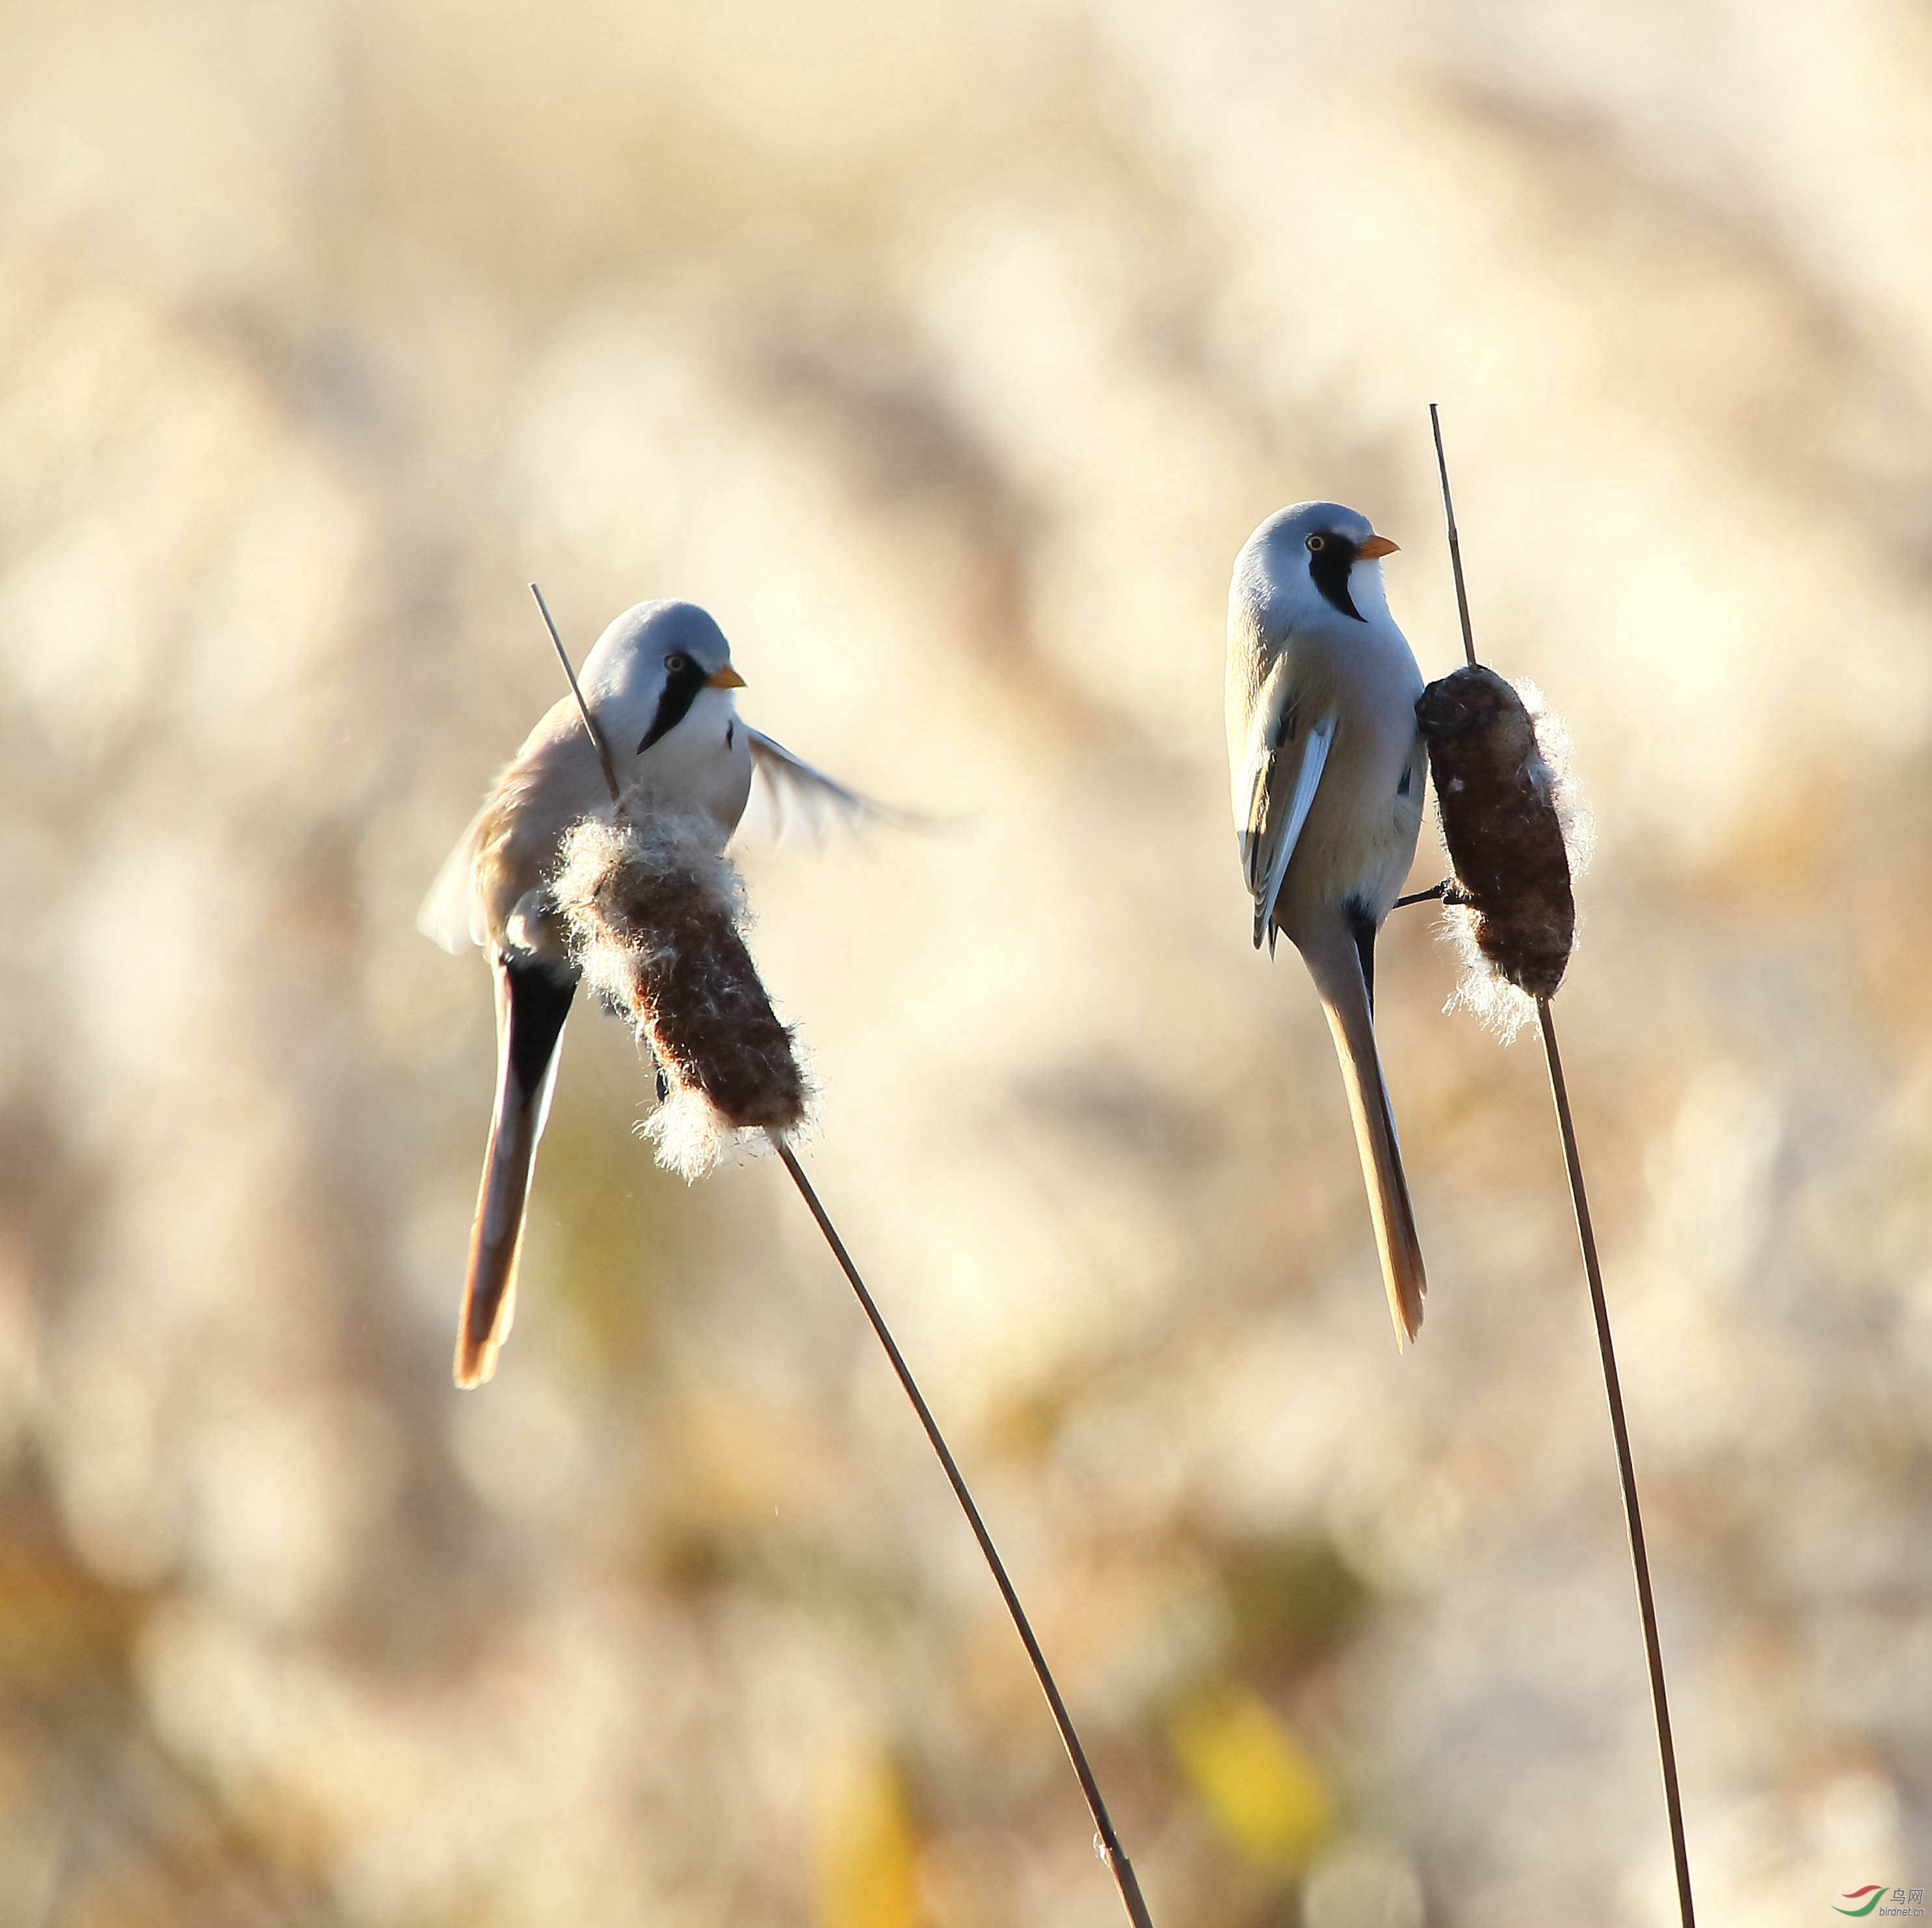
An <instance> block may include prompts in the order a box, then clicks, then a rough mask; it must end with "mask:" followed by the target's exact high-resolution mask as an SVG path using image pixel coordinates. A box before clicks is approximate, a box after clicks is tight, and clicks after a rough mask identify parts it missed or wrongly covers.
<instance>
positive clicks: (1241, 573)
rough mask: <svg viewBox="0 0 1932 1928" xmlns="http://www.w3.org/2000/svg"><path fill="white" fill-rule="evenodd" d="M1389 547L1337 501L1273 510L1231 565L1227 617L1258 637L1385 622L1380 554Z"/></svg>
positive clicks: (1370, 525)
mask: <svg viewBox="0 0 1932 1928" xmlns="http://www.w3.org/2000/svg"><path fill="white" fill-rule="evenodd" d="M1395 548H1396V544H1394V543H1393V542H1391V541H1390V540H1389V539H1388V537H1387V536H1386V535H1377V534H1376V532H1375V527H1374V525H1373V523H1370V520H1369V519H1368V517H1367V516H1365V515H1364V514H1361V512H1360V511H1358V510H1355V509H1352V508H1343V506H1342V505H1341V504H1340V502H1297V503H1295V505H1293V506H1292V508H1284V509H1279V510H1277V511H1276V512H1275V514H1273V515H1271V516H1270V517H1268V520H1267V521H1265V523H1262V526H1260V527H1259V529H1256V531H1255V532H1254V533H1253V535H1251V536H1250V537H1249V538H1248V539H1247V541H1246V542H1245V543H1244V544H1242V546H1241V554H1240V555H1239V556H1237V557H1236V558H1235V580H1234V584H1233V590H1232V613H1234V614H1235V616H1237V617H1238V618H1241V619H1245V620H1246V621H1247V622H1251V623H1252V624H1253V625H1254V627H1255V629H1256V631H1257V632H1258V633H1259V634H1261V635H1262V636H1265V637H1278V636H1280V635H1281V634H1283V632H1284V631H1287V630H1289V629H1295V628H1307V627H1312V626H1313V625H1317V624H1331V625H1332V624H1335V623H1341V624H1343V625H1346V624H1348V623H1349V622H1368V623H1374V622H1388V621H1389V619H1390V618H1389V613H1388V599H1387V598H1386V597H1385V595H1383V593H1382V557H1383V556H1387V555H1391V554H1392V553H1394V550H1395Z"/></svg>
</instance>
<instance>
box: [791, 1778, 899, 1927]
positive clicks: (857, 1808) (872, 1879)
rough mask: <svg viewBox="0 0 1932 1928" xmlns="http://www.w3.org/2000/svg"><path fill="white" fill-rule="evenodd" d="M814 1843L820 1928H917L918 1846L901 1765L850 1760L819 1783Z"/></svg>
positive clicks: (815, 1916)
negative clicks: (915, 1926) (899, 1768)
mask: <svg viewBox="0 0 1932 1928" xmlns="http://www.w3.org/2000/svg"><path fill="white" fill-rule="evenodd" d="M817 1809H818V1812H817V1827H816V1828H815V1830H814V1836H815V1838H814V1842H813V1844H812V1845H813V1850H814V1852H813V1860H814V1864H815V1865H814V1876H815V1887H816V1892H817V1910H816V1912H815V1913H814V1917H813V1918H814V1921H817V1922H818V1923H819V1924H820V1928H914V1924H916V1922H917V1921H918V1920H919V1901H918V1882H917V1876H916V1867H915V1864H916V1860H917V1857H918V1842H917V1840H916V1838H915V1837H914V1834H913V1823H912V1810H911V1806H910V1803H909V1802H908V1801H907V1798H906V1791H905V1783H904V1778H903V1777H902V1776H901V1774H900V1773H899V1771H898V1767H897V1766H896V1765H895V1764H894V1763H893V1762H892V1760H891V1759H889V1757H887V1756H885V1755H883V1754H879V1753H872V1754H862V1755H859V1756H847V1758H845V1759H843V1760H841V1761H840V1762H837V1763H836V1764H835V1765H833V1766H832V1767H831V1768H829V1770H828V1771H826V1773H825V1774H823V1776H822V1777H821V1780H820V1786H819V1790H818V1803H817Z"/></svg>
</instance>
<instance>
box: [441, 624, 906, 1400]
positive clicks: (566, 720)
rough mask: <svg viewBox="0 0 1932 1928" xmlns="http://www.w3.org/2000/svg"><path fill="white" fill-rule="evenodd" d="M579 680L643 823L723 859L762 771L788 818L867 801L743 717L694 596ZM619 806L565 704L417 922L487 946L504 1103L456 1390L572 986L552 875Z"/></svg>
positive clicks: (514, 1225) (480, 1217) (487, 1316)
mask: <svg viewBox="0 0 1932 1928" xmlns="http://www.w3.org/2000/svg"><path fill="white" fill-rule="evenodd" d="M578 680H579V683H580V687H581V688H582V689H583V697H584V700H585V702H586V703H587V704H588V705H589V709H590V712H591V714H592V716H594V717H595V718H596V721H597V724H598V730H599V731H600V732H601V734H602V736H603V737H604V741H605V742H606V743H607V745H608V746H609V748H610V757H611V761H612V764H613V769H614V772H615V775H616V781H617V784H618V786H619V789H620V790H622V792H623V793H624V796H625V808H626V811H627V812H628V814H630V815H631V816H632V817H637V815H638V814H639V812H640V811H643V812H646V813H650V812H658V813H662V814H667V815H675V816H677V817H682V818H685V819H687V820H688V819H692V818H695V819H697V820H698V821H699V822H700V823H702V822H703V821H704V820H706V819H708V820H709V823H711V825H712V826H715V829H716V832H717V847H718V849H719V850H722V849H723V848H724V845H725V844H726V842H727V840H728V839H729V838H730V835H731V833H732V832H733V831H734V830H735V829H736V828H737V826H738V821H739V818H740V817H742V815H743V814H744V811H745V803H746V802H747V800H748V798H749V797H750V796H751V788H752V784H753V780H754V778H757V779H758V780H760V781H761V782H762V783H763V784H764V785H765V787H766V789H767V790H769V793H770V801H771V802H772V805H773V806H774V808H775V811H778V813H780V814H782V812H783V810H784V805H785V804H786V802H787V801H796V802H803V803H805V805H808V806H809V807H811V808H822V807H825V806H829V807H830V808H833V809H835V810H838V811H842V812H844V813H846V814H850V815H854V816H856V815H861V814H865V811H866V809H867V807H868V806H867V805H866V804H865V800H864V799H862V798H861V797H860V796H859V795H858V794H857V793H856V792H854V791H852V790H847V789H846V788H845V787H844V785H842V784H836V783H834V782H833V781H832V780H831V778H829V777H826V776H823V775H820V773H819V772H817V770H814V769H812V767H811V766H810V765H809V764H808V763H803V762H802V761H801V760H799V758H797V757H794V756H793V754H791V752H790V751H788V750H787V749H784V748H782V747H781V745H778V744H777V743H775V742H772V739H771V738H770V737H769V736H763V735H761V734H760V733H759V732H758V731H757V730H752V729H749V728H748V727H746V726H745V724H744V723H743V722H742V721H740V720H739V717H738V715H737V712H736V697H735V696H734V695H733V691H736V690H739V689H742V688H743V687H744V682H745V679H744V678H743V677H742V676H740V675H739V673H738V672H737V671H736V670H735V669H733V667H732V666H731V646H730V644H729V643H727V642H726V641H725V640H724V631H721V629H720V628H718V625H717V624H716V623H715V622H713V621H712V619H711V618H710V617H709V616H708V615H707V614H706V613H705V612H704V611H703V610H701V609H700V608H699V607H697V605H696V604H694V603H688V602H641V603H639V604H637V606H636V607H634V608H631V609H627V610H625V612H624V613H623V614H622V616H619V617H618V618H617V619H616V621H615V622H613V623H612V624H611V625H610V627H609V628H607V629H606V630H605V631H604V634H602V635H601V637H598V640H597V643H596V646H595V648H593V649H592V651H591V652H590V653H589V655H588V656H586V658H584V661H583V673H582V674H581V676H580V678H579V679H578ZM609 802H610V790H609V787H608V786H607V784H606V782H605V780H604V773H603V769H602V767H601V764H600V763H599V761H598V752H597V748H596V745H595V744H594V743H593V742H592V740H591V739H590V737H589V734H588V733H586V730H585V729H584V727H583V718H582V716H581V715H580V713H579V712H578V710H577V703H576V700H575V699H574V697H568V696H565V697H562V699H561V700H559V701H558V702H557V703H555V704H554V705H553V706H552V707H551V708H550V711H549V712H548V713H547V715H545V716H544V718H543V720H542V721H541V722H540V723H539V724H538V725H537V727H535V729H534V730H532V731H531V732H530V733H529V736H528V738H527V739H526V740H525V742H524V744H523V748H521V749H520V750H519V751H517V754H516V756H515V757H514V759H513V760H512V761H511V763H510V765H509V766H508V768H507V769H505V771H504V772H503V773H502V775H501V776H499V778H497V779H496V783H495V784H494V785H493V787H491V789H490V793H489V795H488V796H487V798H485V799H484V804H483V808H481V810H480V811H478V812H477V814H476V817H475V820H474V821H473V822H472V823H471V824H470V826H469V829H467V830H466V831H465V832H463V836H462V838H460V840H459V841H458V844H457V846H456V848H455V850H452V852H451V853H450V855H449V861H448V862H446V863H445V864H444V865H443V869H442V871H441V872H440V874H439V875H438V876H437V880H436V882H435V883H434V884H433V885H432V886H431V889H430V892H429V895H428V897H427V898H425V900H424V901H423V907H422V912H421V913H420V915H419V916H418V918H417V919H416V922H417V928H419V929H420V930H421V931H422V932H423V934H425V936H426V937H433V938H434V939H435V940H436V941H437V943H440V944H441V945H442V946H443V948H444V949H446V950H448V951H452V952H454V951H458V950H460V949H461V948H462V947H463V945H464V944H465V943H475V944H481V945H483V946H485V947H486V948H487V950H488V952H489V954H490V969H491V970H492V972H493V974H494V976H495V978H496V1109H495V1111H494V1112H493V1114H492V1116H491V1118H490V1138H489V1145H488V1149H487V1150H486V1151H485V1153H484V1159H483V1182H482V1184H481V1188H480V1189H479V1190H478V1193H477V1198H476V1220H475V1225H474V1226H473V1228H472V1230H471V1232H470V1235H469V1272H468V1275H467V1276H466V1278H465V1279H464V1281H463V1311H462V1317H461V1322H460V1325H459V1327H458V1332H457V1340H456V1383H457V1384H458V1385H459V1386H476V1385H480V1384H481V1383H482V1382H483V1381H484V1380H486V1379H487V1378H489V1376H490V1374H491V1373H492V1372H493V1371H494V1370H495V1369H496V1353H497V1350H498V1348H499V1347H500V1346H501V1345H502V1343H503V1341H504V1339H505V1337H506V1336H508V1333H509V1330H510V1321H511V1318H512V1316H513V1315H514V1312H515V1309H516V1297H517V1254H518V1252H519V1250H520V1247H521V1245H522V1240H523V1210H524V1205H525V1203H526V1200H527V1199H528V1198H529V1187H530V1176H531V1173H532V1170H533V1168H534V1165H535V1158H536V1149H537V1141H538V1139H539V1138H541V1136H542V1135H543V1128H544V1119H545V1118H546V1117H547V1115H548V1113H549V1111H550V1093H551V1090H552V1088H553V1086H554V1085H555V1084H556V1066H557V1053H558V1048H559V1045H560V1043H561V1042H562V1033H563V1024H564V1020H565V1018H567V1017H568V1015H569V1014H570V1004H571V998H572V997H573V996H574V994H575V992H576V990H577V967H576V965H575V964H573V963H572V962H571V958H570V955H569V952H568V949H567V948H566V946H565V938H564V932H563V929H562V923H561V922H560V920H559V918H558V916H557V914H556V906H555V904H553V901H552V900H551V898H550V875H551V873H552V872H553V870H554V869H555V868H556V862H557V858H558V855H559V850H560V848H561V846H562V841H563V838H564V835H565V832H567V831H568V829H570V827H571V825H572V824H574V823H577V821H578V820H580V818H583V817H586V816H589V814H591V813H592V811H596V810H598V809H601V808H604V807H605V806H607V805H608V804H609Z"/></svg>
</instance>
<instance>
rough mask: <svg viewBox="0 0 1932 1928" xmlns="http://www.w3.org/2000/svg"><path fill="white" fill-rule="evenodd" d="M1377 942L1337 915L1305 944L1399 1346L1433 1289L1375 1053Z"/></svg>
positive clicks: (1412, 1331) (1415, 1326)
mask: <svg viewBox="0 0 1932 1928" xmlns="http://www.w3.org/2000/svg"><path fill="white" fill-rule="evenodd" d="M1373 941H1374V940H1373V934H1372V933H1371V934H1370V935H1369V936H1368V937H1367V938H1366V939H1365V940H1360V941H1358V939H1357V938H1356V937H1355V936H1353V935H1352V934H1351V933H1350V932H1349V931H1348V930H1347V929H1346V928H1345V927H1344V926H1343V925H1342V924H1341V922H1340V920H1339V919H1338V921H1337V925H1336V926H1335V928H1334V932H1333V934H1332V936H1331V935H1330V934H1324V935H1323V937H1322V939H1321V940H1319V941H1318V942H1316V943H1312V944H1311V943H1304V944H1302V945H1301V952H1302V955H1303V957H1304V958H1305V959H1306V960H1307V964H1308V968H1309V971H1310V974H1311V975H1312V976H1313V978H1314V979H1315V988H1316V991H1317V992H1318V993H1319V995H1320V997H1321V999H1322V1009H1323V1010H1325V1012H1327V1013H1328V1028H1329V1029H1330V1030H1331V1031H1332V1032H1333V1033H1334V1036H1335V1054H1336V1056H1337V1057H1339V1058H1340V1060H1341V1063H1342V1081H1343V1084H1345V1085H1346V1086H1347V1087H1348V1092H1349V1111H1350V1112H1351V1113H1352V1114H1353V1116H1354V1118H1355V1144H1356V1147H1357V1149H1358V1150H1359V1151H1360V1152H1361V1156H1362V1177H1363V1179H1364V1181H1365V1182H1366V1183H1367V1186H1368V1192H1369V1212H1370V1216H1371V1217H1372V1218H1373V1219H1374V1221H1375V1227H1376V1246H1377V1247H1378V1248H1379V1250H1380V1252H1381V1253H1382V1279H1383V1282H1384V1283H1385V1285H1387V1286H1388V1300H1389V1312H1390V1313H1391V1315H1392V1316H1393V1318H1394V1320H1395V1336H1396V1344H1397V1345H1398V1346H1400V1345H1403V1344H1404V1343H1405V1342H1406V1341H1408V1340H1409V1339H1414V1338H1415V1336H1416V1334H1417V1333H1418V1332H1419V1331H1420V1330H1421V1327H1422V1297H1423V1294H1424V1293H1425V1292H1426V1291H1427V1290H1428V1289H1429V1287H1428V1282H1427V1279H1426V1278H1425V1277H1424V1273H1423V1269H1422V1246H1421V1241H1420V1240H1418V1238H1417V1237H1416V1234H1415V1210H1414V1208H1413V1207H1412V1206H1411V1205H1410V1204H1409V1181H1408V1180H1407V1179H1406V1177H1404V1176H1403V1169H1402V1147H1401V1145H1400V1144H1399V1143H1398V1142H1397V1138H1396V1132H1395V1114H1394V1112H1393V1111H1391V1109H1390V1108H1389V1096H1388V1085H1387V1084H1385V1083H1384V1081H1383V1079H1382V1060H1381V1059H1380V1058H1379V1057H1378V1056H1377V1055H1376V1025H1375V1017H1374V1013H1373V1008H1372V1007H1371V1006H1370V1001H1369V979H1368V975H1367V961H1368V958H1370V956H1372V955H1373V951H1372V950H1371V949H1370V946H1372V945H1373Z"/></svg>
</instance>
